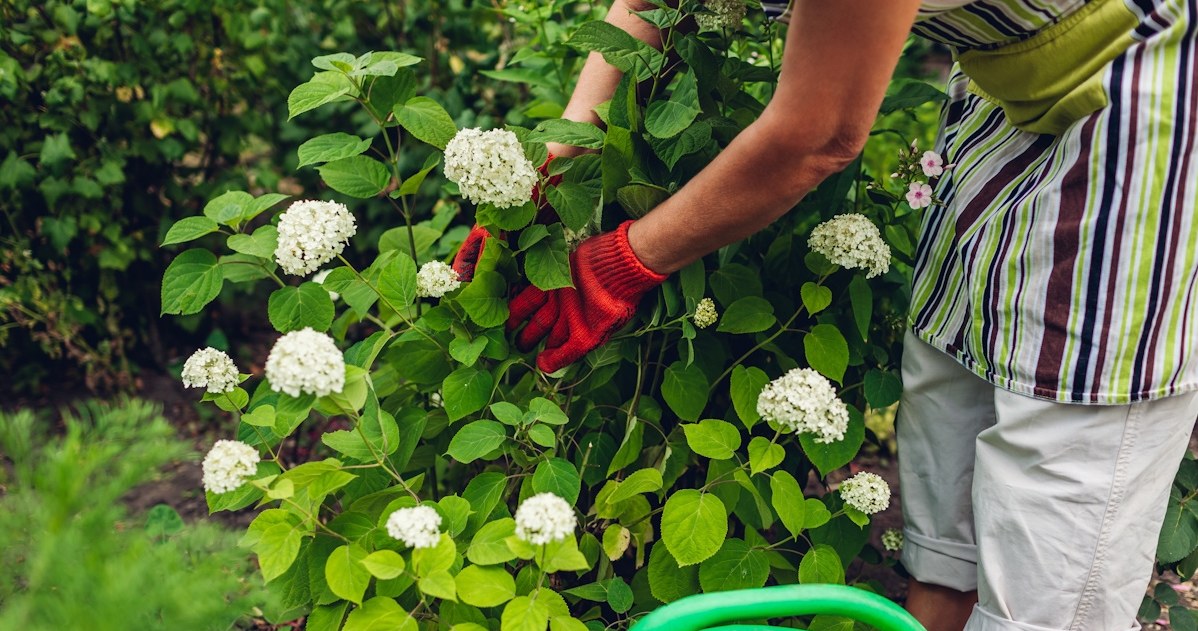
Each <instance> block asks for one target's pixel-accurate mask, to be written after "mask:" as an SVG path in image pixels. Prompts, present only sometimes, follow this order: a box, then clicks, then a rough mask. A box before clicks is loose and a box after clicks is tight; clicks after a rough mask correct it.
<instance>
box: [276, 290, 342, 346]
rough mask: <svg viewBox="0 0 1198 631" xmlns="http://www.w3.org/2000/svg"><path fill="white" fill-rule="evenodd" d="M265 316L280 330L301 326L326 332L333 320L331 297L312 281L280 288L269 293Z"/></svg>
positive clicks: (285, 330) (294, 328) (291, 329)
mask: <svg viewBox="0 0 1198 631" xmlns="http://www.w3.org/2000/svg"><path fill="white" fill-rule="evenodd" d="M266 315H267V317H268V318H269V319H270V323H271V325H272V326H274V327H275V330H276V331H278V332H279V333H287V332H289V331H298V330H299V329H302V328H304V327H312V328H313V329H315V330H317V331H327V330H328V329H329V325H331V324H332V323H333V315H334V309H333V299H332V298H330V297H329V292H328V291H326V290H325V288H324V287H322V286H320V285H317V284H316V283H312V282H307V283H304V284H302V285H299V286H290V285H289V286H287V287H280V288H278V289H276V290H274V291H273V292H271V294H270V298H269V299H268V300H267V303H266Z"/></svg>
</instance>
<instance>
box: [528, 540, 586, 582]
mask: <svg viewBox="0 0 1198 631" xmlns="http://www.w3.org/2000/svg"><path fill="white" fill-rule="evenodd" d="M544 549H545V553H544V555H543V556H544V558H543V559H542V560H540V561H539V564H540V566H541V569H542V570H544V571H546V572H548V573H550V574H553V573H555V572H580V571H582V570H589V569H591V564H590V563H589V562H588V561H587V558H586V557H585V556H583V554H582V552H581V551H580V550H579V549H578V542H577V541H576V540H575V539H574V537H567V538H565V539H562V540H560V541H552V542H550V543H547V544H545V546H544Z"/></svg>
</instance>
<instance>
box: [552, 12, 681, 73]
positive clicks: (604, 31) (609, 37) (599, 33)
mask: <svg viewBox="0 0 1198 631" xmlns="http://www.w3.org/2000/svg"><path fill="white" fill-rule="evenodd" d="M566 44H567V45H569V46H572V47H574V48H576V49H578V50H583V51H595V52H598V53H600V54H602V55H603V59H604V60H605V61H607V63H609V64H611V65H612V66H615V67H616V68H617V69H619V70H620V71H622V72H625V73H627V72H630V71H632V70H633V69H634V68H635V69H636V71H637V72H636V76H638V77H640V76H644V75H647V74H648V73H649V72H656V71H658V70H660V69H661V67H662V64H663V62H664V61H665V56H664V55H662V53H661V51H659V50H657V49H656V48H653V47H651V46H649V45H648V44H646V43H645V42H642V41H641V40H639V39H637V38H635V37H633V36H632V35H629V34H628V32H627V31H625V30H624V29H621V28H620V27H618V26H615V25H613V24H609V23H607V22H603V21H599V20H591V21H588V22H584V23H583V24H582V26H580V27H579V28H578V30H576V31H574V34H573V35H571V36H570V39H569V40H567V41H566ZM646 61H647V62H648V66H647V67H646Z"/></svg>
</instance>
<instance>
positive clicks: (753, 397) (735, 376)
mask: <svg viewBox="0 0 1198 631" xmlns="http://www.w3.org/2000/svg"><path fill="white" fill-rule="evenodd" d="M769 382H770V378H769V376H768V375H766V374H765V371H763V370H761V369H760V368H756V367H750V368H745V367H744V366H740V365H738V366H736V367H734V368H733V369H732V382H731V384H730V390H731V395H732V407H733V408H734V409H735V410H736V415H737V416H738V417H740V421H741V423H744V426H745V427H746V428H747V429H753V426H754V425H756V424H757V421H759V420H761V415H760V414H758V413H757V399H758V398H759V397H760V396H761V391H762V390H764V389H765V386H766V384H768V383H769Z"/></svg>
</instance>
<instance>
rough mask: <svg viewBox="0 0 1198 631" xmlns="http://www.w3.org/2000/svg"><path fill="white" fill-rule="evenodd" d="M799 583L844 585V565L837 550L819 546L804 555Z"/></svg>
mask: <svg viewBox="0 0 1198 631" xmlns="http://www.w3.org/2000/svg"><path fill="white" fill-rule="evenodd" d="M799 583H801V584H803V585H810V584H813V583H834V584H837V585H843V584H844V565H842V564H841V562H840V555H839V554H837V553H836V549H835V548H833V547H832V546H829V545H825V544H817V545H815V546H813V547H812V548H811V549H810V550H808V551H807V554H804V555H803V560H802V561H800V562H799Z"/></svg>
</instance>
